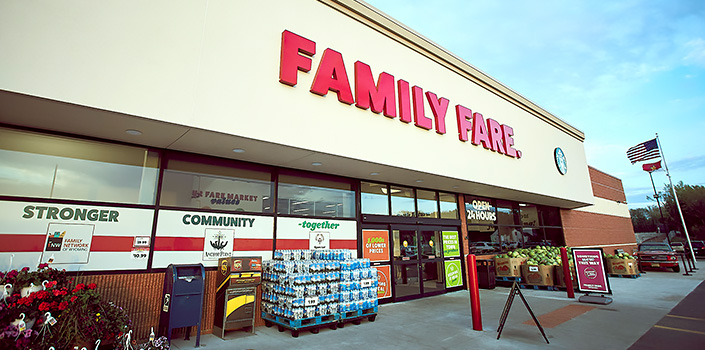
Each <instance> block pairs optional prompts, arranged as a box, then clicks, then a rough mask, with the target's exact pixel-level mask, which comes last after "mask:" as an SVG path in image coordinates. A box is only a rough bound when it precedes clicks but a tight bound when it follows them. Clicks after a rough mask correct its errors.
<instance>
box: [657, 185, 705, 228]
mask: <svg viewBox="0 0 705 350" xmlns="http://www.w3.org/2000/svg"><path fill="white" fill-rule="evenodd" d="M674 187H675V188H676V194H677V195H678V201H679V202H680V205H681V210H682V211H683V218H684V219H685V224H686V225H687V226H688V233H689V234H690V238H691V239H694V240H704V239H705V186H700V185H695V186H692V185H685V184H683V182H682V181H681V182H679V183H677V184H676V185H675V186H674ZM661 198H662V199H663V205H664V213H663V215H664V216H665V217H666V222H667V224H668V226H669V227H670V228H671V229H674V230H677V229H680V230H681V232H682V227H683V225H682V223H681V218H680V215H679V214H678V208H677V207H676V204H675V201H674V200H673V192H672V191H671V186H670V185H668V184H667V185H665V186H664V188H663V193H662V194H661Z"/></svg>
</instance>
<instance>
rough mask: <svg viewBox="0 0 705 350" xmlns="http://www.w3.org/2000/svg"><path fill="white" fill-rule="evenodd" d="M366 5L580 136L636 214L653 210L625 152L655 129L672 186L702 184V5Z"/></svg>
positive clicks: (518, 1)
mask: <svg viewBox="0 0 705 350" xmlns="http://www.w3.org/2000/svg"><path fill="white" fill-rule="evenodd" d="M367 3H369V4H370V5H372V6H374V7H376V8H377V9H379V10H381V11H382V12H384V13H386V14H388V15H389V16H391V17H392V18H394V19H396V20H397V21H399V22H401V23H402V24H404V25H406V26H407V27H409V28H411V29H412V30H414V31H416V32H417V33H419V34H421V35H423V36H424V37H426V38H428V39H430V40H431V41H433V42H435V43H436V44H438V45H440V46H441V47H443V48H445V49H447V50H449V51H450V52H452V53H454V54H455V55H456V56H458V57H460V58H462V59H463V60H465V61H466V62H467V63H469V64H471V65H472V66H474V67H476V68H478V69H479V70H481V71H483V72H484V73H486V74H489V75H490V76H492V77H493V78H494V79H496V80H498V81H500V82H501V83H502V84H504V85H506V86H508V87H509V88H511V89H512V90H514V91H516V92H517V93H519V94H521V95H522V96H524V97H526V98H528V99H529V100H531V101H532V102H534V103H536V104H538V105H539V106H541V107H542V108H544V109H546V110H547V111H549V112H550V113H552V114H553V115H555V116H557V117H559V118H561V119H562V120H564V121H566V122H567V123H569V124H571V125H573V126H574V127H576V128H578V129H580V130H581V131H582V132H584V133H585V143H584V144H585V153H586V157H587V161H588V164H589V165H591V166H592V167H594V168H596V169H598V170H601V171H603V172H606V173H608V174H610V175H613V176H616V177H618V178H620V179H621V180H622V183H623V185H624V190H625V192H626V195H627V202H628V206H629V208H630V209H635V208H640V207H646V206H650V205H655V204H656V202H655V201H654V200H652V199H651V200H650V199H648V198H647V196H649V197H653V194H654V192H653V189H652V185H651V180H650V179H649V175H648V173H647V172H645V171H643V170H642V167H641V165H640V164H642V163H637V164H634V165H632V164H631V163H630V162H629V160H628V159H627V156H626V151H627V149H629V147H632V146H635V145H637V144H639V143H641V142H644V141H648V140H651V139H653V138H654V137H655V136H656V133H658V137H659V140H660V142H661V149H662V151H663V155H664V157H665V160H666V164H667V166H668V169H669V171H670V174H671V178H672V180H673V183H674V184H675V183H678V182H680V181H682V182H683V183H685V184H688V185H700V186H705V148H703V147H702V145H701V146H698V144H699V142H702V138H705V1H702V0H693V1H688V0H669V1H656V0H652V1H646V0H642V1H638V0H635V1H621V0H618V1H594V0H571V1H566V0H563V1H555V0H542V1H535V0H532V1H529V0H512V1H490V0H486V1H476V0H433V1H429V0H367ZM569 161H570V160H569ZM653 161H657V160H653ZM648 162H651V161H648ZM653 179H654V183H655V186H656V189H657V190H658V191H662V190H663V188H664V185H665V184H667V183H668V178H667V176H666V172H665V171H663V170H661V171H656V172H654V173H653Z"/></svg>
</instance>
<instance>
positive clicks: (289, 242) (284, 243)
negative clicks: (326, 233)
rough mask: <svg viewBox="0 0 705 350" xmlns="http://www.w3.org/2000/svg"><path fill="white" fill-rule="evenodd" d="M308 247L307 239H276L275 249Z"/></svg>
mask: <svg viewBox="0 0 705 350" xmlns="http://www.w3.org/2000/svg"><path fill="white" fill-rule="evenodd" d="M286 249H308V239H278V240H277V250H286Z"/></svg>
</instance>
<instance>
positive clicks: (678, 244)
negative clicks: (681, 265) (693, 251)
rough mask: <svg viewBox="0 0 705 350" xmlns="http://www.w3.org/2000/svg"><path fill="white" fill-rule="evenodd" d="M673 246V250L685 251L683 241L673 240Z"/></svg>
mask: <svg viewBox="0 0 705 350" xmlns="http://www.w3.org/2000/svg"><path fill="white" fill-rule="evenodd" d="M671 248H673V251H676V252H680V253H684V252H685V244H683V242H671Z"/></svg>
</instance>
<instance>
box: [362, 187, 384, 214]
mask: <svg viewBox="0 0 705 350" xmlns="http://www.w3.org/2000/svg"><path fill="white" fill-rule="evenodd" d="M360 192H361V200H362V203H361V205H362V213H363V214H375V215H389V196H388V195H387V185H383V184H376V183H372V182H364V181H362V182H360Z"/></svg>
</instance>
